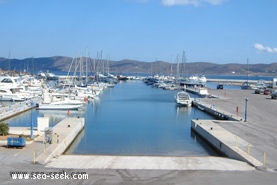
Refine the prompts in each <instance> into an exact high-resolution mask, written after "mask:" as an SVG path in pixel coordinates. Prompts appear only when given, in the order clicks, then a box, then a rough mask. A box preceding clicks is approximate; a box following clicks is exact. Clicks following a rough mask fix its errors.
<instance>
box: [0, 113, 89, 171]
mask: <svg viewBox="0 0 277 185" xmlns="http://www.w3.org/2000/svg"><path fill="white" fill-rule="evenodd" d="M83 127H84V118H71V117H70V118H66V119H64V120H62V121H61V122H59V123H58V124H57V125H56V126H54V127H53V134H54V135H53V140H52V141H53V142H52V144H45V143H44V141H45V138H44V135H40V136H39V137H36V138H35V139H34V140H33V141H32V142H27V144H26V146H25V147H24V148H22V149H15V148H6V147H5V146H2V147H0V161H1V162H0V165H1V166H5V165H12V166H13V165H14V164H16V165H18V164H21V165H29V164H34V163H36V164H45V163H47V162H48V161H49V160H51V159H52V158H54V157H58V156H59V155H61V154H63V152H64V151H65V150H66V149H67V147H68V146H69V145H70V144H71V142H72V141H73V140H74V139H75V138H76V136H77V135H78V133H79V132H80V131H81V130H82V129H83Z"/></svg>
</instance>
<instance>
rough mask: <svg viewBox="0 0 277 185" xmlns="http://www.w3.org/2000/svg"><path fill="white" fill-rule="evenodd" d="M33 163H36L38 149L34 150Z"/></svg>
mask: <svg viewBox="0 0 277 185" xmlns="http://www.w3.org/2000/svg"><path fill="white" fill-rule="evenodd" d="M33 163H34V164H36V151H35V150H34V151H33Z"/></svg>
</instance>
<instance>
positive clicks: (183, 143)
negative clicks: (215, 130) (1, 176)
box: [5, 81, 216, 156]
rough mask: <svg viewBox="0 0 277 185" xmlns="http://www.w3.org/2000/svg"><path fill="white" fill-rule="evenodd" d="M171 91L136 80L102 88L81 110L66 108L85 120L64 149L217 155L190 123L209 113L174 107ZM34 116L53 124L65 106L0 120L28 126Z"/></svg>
mask: <svg viewBox="0 0 277 185" xmlns="http://www.w3.org/2000/svg"><path fill="white" fill-rule="evenodd" d="M175 95H176V91H164V90H162V89H157V88H152V87H151V86H147V85H145V84H144V83H143V82H141V81H129V82H124V83H119V84H118V85H116V86H115V87H114V88H111V89H106V90H104V92H103V94H101V95H100V98H99V100H98V101H97V100H96V101H94V102H93V103H91V104H88V105H87V107H86V108H85V110H83V111H78V112H73V111H71V116H84V117H85V119H86V125H85V129H84V131H83V132H81V133H80V135H79V136H78V138H77V139H76V140H75V142H74V143H73V144H72V145H71V147H70V148H69V149H68V151H67V154H103V155H167V156H203V155H204V156H205V155H216V154H215V153H214V151H212V150H211V149H210V148H209V147H208V146H207V145H206V143H205V142H203V141H202V140H201V139H200V138H198V137H197V136H195V135H194V133H192V132H191V129H190V124H191V119H196V118H199V119H213V118H212V117H211V116H209V115H207V114H205V113H203V112H202V111H199V110H197V109H194V108H193V107H191V108H185V107H183V108H179V107H177V106H176V103H175V99H174V96H175ZM192 96H193V95H192ZM32 116H33V118H32ZM38 116H48V117H50V125H51V126H54V125H55V124H56V123H58V122H59V121H61V120H62V119H64V118H65V117H67V111H55V112H53V111H37V110H33V111H28V112H26V113H23V114H21V115H19V116H16V117H14V118H11V119H9V120H6V121H5V122H7V123H9V125H10V126H30V123H31V121H33V123H34V126H36V124H37V117H38Z"/></svg>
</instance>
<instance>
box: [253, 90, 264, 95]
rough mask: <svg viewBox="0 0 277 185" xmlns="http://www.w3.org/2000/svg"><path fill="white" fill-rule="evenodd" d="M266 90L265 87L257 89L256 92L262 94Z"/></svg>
mask: <svg viewBox="0 0 277 185" xmlns="http://www.w3.org/2000/svg"><path fill="white" fill-rule="evenodd" d="M263 92H264V90H263V89H256V90H255V94H262V93H263Z"/></svg>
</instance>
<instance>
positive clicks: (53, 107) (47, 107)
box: [38, 103, 82, 110]
mask: <svg viewBox="0 0 277 185" xmlns="http://www.w3.org/2000/svg"><path fill="white" fill-rule="evenodd" d="M81 107H82V104H77V105H69V104H52V103H42V104H39V106H38V109H39V110H78V109H79V108H81Z"/></svg>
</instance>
